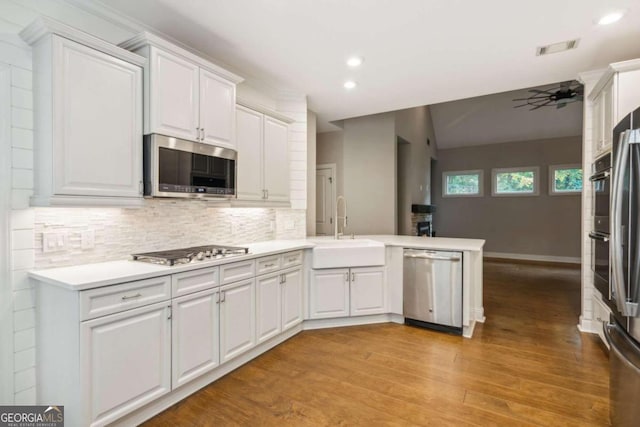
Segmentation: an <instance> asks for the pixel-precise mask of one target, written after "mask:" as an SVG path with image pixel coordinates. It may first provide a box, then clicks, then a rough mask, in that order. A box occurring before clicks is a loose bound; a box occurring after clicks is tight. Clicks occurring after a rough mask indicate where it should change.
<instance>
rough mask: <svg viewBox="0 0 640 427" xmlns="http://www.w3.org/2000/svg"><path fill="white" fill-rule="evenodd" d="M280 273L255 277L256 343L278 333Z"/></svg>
mask: <svg viewBox="0 0 640 427" xmlns="http://www.w3.org/2000/svg"><path fill="white" fill-rule="evenodd" d="M281 282H282V274H279V273H278V274H270V275H267V276H262V277H259V278H257V279H256V304H257V309H258V310H257V311H258V312H257V316H256V333H257V338H258V343H261V342H264V341H266V340H268V339H269V338H271V337H273V336H276V335H278V334H279V333H280V331H281V328H280V325H281V322H282V320H281V317H282V314H281V313H282V306H281V298H280V293H281V290H280V288H281V286H282V283H281Z"/></svg>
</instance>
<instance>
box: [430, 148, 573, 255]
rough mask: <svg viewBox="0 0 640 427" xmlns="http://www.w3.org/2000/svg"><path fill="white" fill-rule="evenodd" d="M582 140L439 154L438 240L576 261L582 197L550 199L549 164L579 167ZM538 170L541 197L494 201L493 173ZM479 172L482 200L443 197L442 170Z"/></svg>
mask: <svg viewBox="0 0 640 427" xmlns="http://www.w3.org/2000/svg"><path fill="white" fill-rule="evenodd" d="M581 150H582V137H581V136H575V137H566V138H555V139H545V140H538V141H524V142H508V143H503V144H492V145H484V146H476V147H466V148H454V149H449V150H439V151H438V161H437V166H436V174H435V177H434V180H435V181H436V182H434V183H433V196H434V204H435V205H436V206H437V210H436V213H435V214H434V228H435V230H436V233H437V235H438V236H446V237H468V238H479V239H486V241H487V243H486V246H485V248H484V250H485V251H486V252H498V253H508V254H522V255H524V254H527V255H539V256H550V257H576V258H579V257H580V221H581V217H580V197H579V196H578V195H567V196H550V195H549V176H548V174H549V169H548V166H549V165H558V164H573V163H575V164H580V163H581V161H582V154H581ZM517 166H539V167H540V187H539V188H540V195H539V196H531V197H524V196H520V197H492V196H491V169H492V168H508V167H517ZM469 169H483V170H484V196H483V197H469V198H464V197H460V198H457V197H456V198H443V197H442V172H445V171H455V170H469Z"/></svg>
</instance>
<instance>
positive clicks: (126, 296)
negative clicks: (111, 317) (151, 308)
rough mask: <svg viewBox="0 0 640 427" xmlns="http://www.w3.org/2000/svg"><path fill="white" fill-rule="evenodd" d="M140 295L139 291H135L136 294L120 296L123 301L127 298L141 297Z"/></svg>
mask: <svg viewBox="0 0 640 427" xmlns="http://www.w3.org/2000/svg"><path fill="white" fill-rule="evenodd" d="M141 296H142V294H141V293H140V292H138V293H137V294H135V295H125V296H123V297H122V300H123V301H126V300H128V299H133V298H139V297H141Z"/></svg>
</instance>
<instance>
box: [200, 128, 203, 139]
mask: <svg viewBox="0 0 640 427" xmlns="http://www.w3.org/2000/svg"><path fill="white" fill-rule="evenodd" d="M200 131H201V132H202V136H201V137H200V141H204V128H200Z"/></svg>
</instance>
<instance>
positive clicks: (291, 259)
mask: <svg viewBox="0 0 640 427" xmlns="http://www.w3.org/2000/svg"><path fill="white" fill-rule="evenodd" d="M297 260H298V258H297V257H293V258H289V262H294V261H297Z"/></svg>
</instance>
